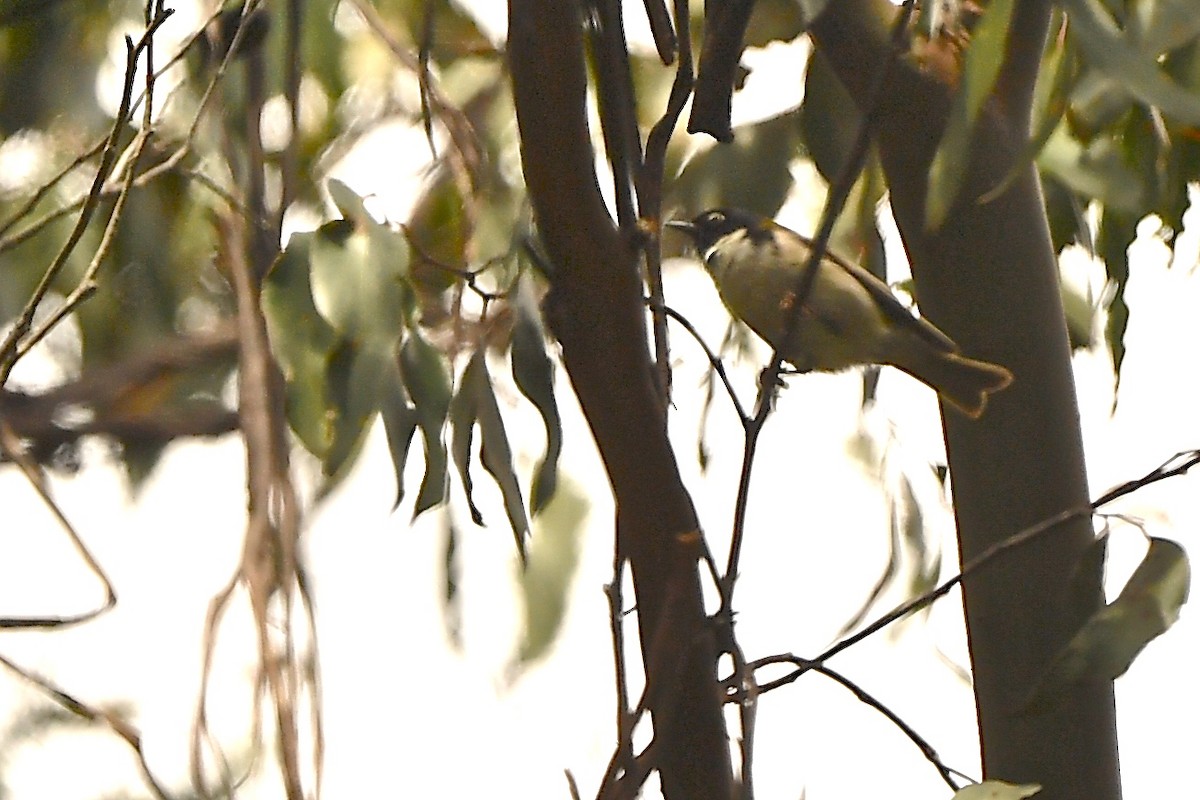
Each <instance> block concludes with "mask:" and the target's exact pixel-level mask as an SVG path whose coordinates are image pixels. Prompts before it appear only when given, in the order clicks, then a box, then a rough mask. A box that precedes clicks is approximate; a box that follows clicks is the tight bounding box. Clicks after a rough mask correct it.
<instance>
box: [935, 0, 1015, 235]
mask: <svg viewBox="0 0 1200 800" xmlns="http://www.w3.org/2000/svg"><path fill="white" fill-rule="evenodd" d="M1014 5H1015V0H993V1H992V2H991V3H988V5H987V10H986V11H984V13H983V16H982V17H981V18H980V20H979V22H978V23H977V24H976V26H975V31H974V33H973V34H972V36H971V45H970V47H968V48H967V52H966V57H965V59H964V62H963V70H962V80H961V83H960V85H959V87H958V92H957V93H956V94H955V96H954V103H953V105H952V106H951V108H950V116H949V119H948V120H947V121H946V129H945V130H944V131H943V133H942V140H941V143H940V144H939V145H938V149H937V152H936V153H935V154H934V156H933V163H932V164H930V166H929V188H928V192H927V195H926V198H925V228H926V229H927V230H937V229H938V228H940V227H941V226H942V223H943V222H945V220H946V216H947V215H948V214H949V213H950V209H951V208H952V207H953V206H954V203H955V201H956V200H957V199H958V195H959V192H960V190H961V188H962V182H963V177H964V176H965V174H966V168H967V164H968V163H969V162H970V157H971V152H970V151H971V134H972V132H973V131H974V130H975V123H976V121H977V120H978V119H979V114H980V112H981V111H982V110H983V107H984V104H985V103H986V102H987V100H988V98H989V97H991V94H992V88H993V87H994V86H995V84H996V78H997V77H998V76H999V74H1000V65H1001V64H1003V63H1004V52H1005V44H1006V42H1007V41H1008V27H1009V22H1010V21H1011V19H1012V10H1013V6H1014Z"/></svg>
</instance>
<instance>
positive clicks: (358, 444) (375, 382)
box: [321, 338, 392, 495]
mask: <svg viewBox="0 0 1200 800" xmlns="http://www.w3.org/2000/svg"><path fill="white" fill-rule="evenodd" d="M390 358H392V356H391V355H390V353H389V351H386V350H379V349H378V348H374V347H364V346H362V345H359V344H358V343H356V342H355V341H353V340H351V339H345V338H343V339H341V340H340V341H339V342H338V345H337V346H336V347H335V348H334V349H333V351H332V352H331V353H330V357H329V364H328V367H327V372H326V384H327V386H328V389H329V391H328V395H327V396H328V398H329V402H330V405H329V408H328V409H326V430H327V431H328V436H329V448H328V450H327V451H326V452H325V453H324V454H323V456H322V457H321V472H322V474H323V475H324V476H325V478H326V482H325V485H324V486H323V487H322V488H321V494H322V495H324V494H327V493H328V492H329V491H330V490H332V489H333V488H334V487H335V486H336V485H337V484H338V483H340V482H341V479H342V478H343V477H345V475H346V473H347V472H348V471H349V468H350V467H351V466H353V464H354V461H355V460H356V458H357V456H358V453H359V452H360V451H361V449H362V445H363V442H364V440H365V438H366V434H367V429H368V427H369V424H370V422H371V420H372V419H374V417H375V412H376V411H378V410H379V400H380V394H381V390H382V388H383V383H384V376H385V374H386V371H387V362H388V360H389V359H390Z"/></svg>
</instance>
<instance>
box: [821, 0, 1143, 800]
mask: <svg viewBox="0 0 1200 800" xmlns="http://www.w3.org/2000/svg"><path fill="white" fill-rule="evenodd" d="M894 13H895V11H894V9H893V8H892V7H891V6H890V4H888V3H886V2H885V0H843V2H838V3H831V4H829V6H828V10H827V11H826V13H825V14H824V15H823V16H822V17H821V18H820V19H819V20H818V21H817V23H816V25H815V26H814V38H815V39H816V41H817V44H818V46H819V47H820V48H821V49H822V51H823V53H824V54H825V55H826V56H827V57H828V58H829V60H830V61H831V63H832V64H833V65H834V68H835V70H836V71H837V73H838V75H839V77H840V78H841V79H842V81H843V83H844V84H845V85H846V86H847V87H848V88H849V90H850V92H851V94H852V95H854V96H855V97H857V98H863V97H864V96H865V94H866V90H867V86H868V85H869V83H870V81H871V79H872V75H873V71H874V70H875V69H876V68H877V65H878V64H880V63H881V61H882V59H883V58H884V54H885V53H886V52H887V48H888V41H887V35H888V32H887V27H888V24H887V23H888V19H889V18H890V17H891V15H893V14H894ZM1048 17H1049V4H1048V3H1046V2H1041V1H1040V0H1028V1H1027V2H1018V6H1017V10H1016V12H1015V15H1014V21H1013V26H1012V28H1011V30H1010V33H1009V48H1008V53H1007V58H1006V61H1005V64H1004V67H1003V68H1002V72H1001V77H1000V79H999V82H998V84H997V90H996V95H995V96H994V97H993V100H992V102H991V103H990V104H989V105H988V107H987V108H986V109H985V112H984V114H983V115H982V117H981V120H980V122H979V123H978V125H977V126H976V129H975V131H974V142H973V149H972V157H971V160H970V163H969V166H968V174H967V177H966V179H965V186H964V188H963V190H962V193H961V194H960V196H959V199H958V202H957V204H956V205H955V207H954V208H953V209H952V210H951V212H950V214H949V216H948V218H947V221H946V222H945V224H944V225H943V226H942V228H941V229H939V230H937V231H933V232H931V231H927V230H926V229H925V225H924V219H925V194H926V186H927V175H928V172H929V164H930V162H931V160H932V158H933V154H934V152H935V150H936V147H937V144H938V141H939V139H940V135H941V131H942V128H943V127H944V124H945V120H946V117H947V112H948V110H949V105H950V99H951V92H950V91H949V90H947V89H946V88H945V87H944V86H942V85H940V84H938V83H936V82H935V81H934V80H932V79H931V78H929V77H927V76H923V75H920V74H918V73H917V72H916V71H915V70H913V69H912V68H911V67H910V66H909V65H908V64H906V63H905V62H903V61H897V62H896V65H895V66H894V67H893V70H892V74H891V76H890V78H889V86H888V87H887V88H886V89H885V91H884V92H883V93H882V95H883V97H884V98H885V99H884V101H883V103H884V104H883V106H882V107H881V108H880V109H879V114H880V116H879V118H878V125H877V128H876V130H877V142H878V144H879V149H880V154H881V158H882V161H883V165H884V170H885V172H886V174H887V179H888V185H889V187H890V190H891V202H892V208H893V210H894V212H895V215H896V220H897V222H898V224H899V227H900V232H901V235H902V238H903V240H904V245H905V248H906V249H907V251H908V255H909V258H910V260H911V262H912V268H913V275H914V278H915V281H916V286H917V292H918V296H919V299H920V305H921V311H922V313H924V314H925V315H927V316H928V317H929V318H930V319H931V320H932V321H933V322H934V323H935V324H937V325H938V326H939V327H941V328H942V329H943V330H945V331H946V332H947V333H948V334H949V335H950V336H951V337H952V338H954V340H955V341H957V342H958V343H959V344H960V345H961V346H962V348H963V350H964V352H966V353H968V354H970V355H971V356H973V357H978V358H983V359H986V360H988V361H994V362H996V363H999V364H1003V365H1005V366H1006V367H1008V368H1009V369H1011V370H1012V372H1013V374H1014V375H1015V376H1016V380H1015V381H1014V384H1013V386H1012V387H1011V388H1009V389H1008V390H1006V391H1005V392H1003V393H1001V394H999V395H997V396H996V397H995V398H993V400H992V402H991V404H990V405H989V407H988V410H987V412H986V413H985V414H984V416H983V418H982V419H981V420H979V421H970V420H966V419H964V418H962V417H960V416H957V415H955V414H953V413H950V414H944V415H943V416H944V419H945V423H946V425H945V428H946V449H947V453H948V456H949V463H950V475H951V481H952V488H953V496H954V509H955V514H956V516H957V520H958V530H959V542H960V550H961V558H962V559H963V562H964V563H965V562H966V561H969V560H970V559H971V558H972V557H974V556H976V555H978V554H979V553H980V552H982V551H983V550H985V549H986V548H987V547H989V546H990V545H992V544H994V543H996V542H999V541H1002V540H1004V539H1006V538H1007V537H1009V536H1011V535H1012V534H1014V533H1016V532H1017V531H1019V530H1021V529H1022V528H1025V527H1026V526H1028V525H1030V524H1032V523H1035V522H1037V521H1039V520H1042V519H1044V518H1046V517H1048V516H1050V515H1053V514H1055V513H1058V512H1060V511H1063V510H1066V509H1071V508H1079V507H1081V506H1083V505H1085V504H1086V503H1087V501H1088V494H1087V481H1086V475H1085V471H1084V461H1083V447H1082V440H1081V435H1080V429H1079V414H1078V408H1077V404H1076V398H1075V387H1074V383H1073V379H1072V372H1071V363H1070V350H1069V346H1068V342H1067V332H1066V325H1065V322H1064V318H1063V312H1062V307H1061V301H1060V297H1059V289H1058V273H1057V264H1056V261H1055V256H1054V251H1053V248H1052V246H1051V243H1050V236H1049V231H1048V227H1047V224H1046V219H1045V212H1044V208H1043V204H1042V199H1041V189H1040V186H1039V183H1038V179H1037V175H1036V172H1035V170H1034V168H1033V167H1032V166H1029V167H1028V168H1027V169H1025V170H1024V171H1023V173H1022V174H1021V177H1020V179H1019V180H1017V181H1015V182H1013V183H1012V185H1011V186H1010V187H1009V188H1008V189H1007V191H1005V192H1004V193H1003V194H1002V195H1001V196H1000V197H998V198H996V199H994V200H993V201H991V202H988V203H978V202H976V198H978V197H980V196H981V195H983V194H985V193H986V192H987V191H989V190H990V189H992V188H994V187H995V186H997V185H998V184H999V183H1000V181H1001V180H1002V179H1003V177H1004V176H1005V175H1006V173H1007V172H1008V170H1009V168H1010V166H1011V164H1012V163H1013V160H1014V159H1015V158H1016V157H1018V154H1019V153H1020V151H1021V148H1022V146H1023V145H1024V142H1025V141H1026V139H1027V136H1028V127H1029V126H1028V123H1029V113H1030V111H1029V109H1030V97H1031V95H1032V88H1033V81H1034V79H1035V77H1036V74H1037V66H1038V59H1039V56H1040V54H1041V46H1042V43H1043V42H1044V40H1045V32H1046V25H1047V20H1048ZM1092 538H1093V536H1092V529H1091V524H1090V521H1089V520H1088V519H1087V518H1086V517H1084V518H1078V519H1076V520H1074V521H1072V522H1070V523H1067V524H1064V525H1061V526H1060V527H1059V528H1057V529H1056V530H1055V531H1054V532H1053V533H1051V534H1050V535H1049V536H1045V537H1042V538H1040V539H1038V540H1036V541H1034V542H1031V543H1030V544H1028V546H1025V547H1022V548H1020V549H1019V550H1017V551H1015V552H1012V553H1010V554H1007V555H1005V556H1002V557H1001V559H1000V560H999V561H997V562H994V563H993V564H992V565H991V566H989V567H986V568H985V569H984V570H982V571H981V572H979V573H977V574H975V575H974V576H971V577H968V578H967V580H966V581H965V584H964V603H965V607H966V616H967V629H968V636H969V642H970V648H971V663H972V668H973V673H974V680H975V697H976V705H977V709H978V714H979V725H980V734H981V746H982V754H983V763H984V772H985V775H986V776H988V777H991V778H997V779H1001V780H1008V781H1014V782H1034V783H1039V784H1041V785H1042V786H1043V787H1045V788H1044V791H1043V793H1042V794H1040V795H1039V797H1044V798H1046V800H1077V799H1078V798H1089V800H1094V799H1099V798H1117V797H1119V796H1120V779H1119V769H1118V761H1117V752H1116V726H1115V715H1114V705H1113V692H1112V684H1111V682H1097V683H1094V684H1091V685H1086V686H1083V687H1081V688H1079V689H1078V690H1076V691H1073V692H1071V693H1070V694H1069V695H1068V696H1065V697H1063V698H1062V703H1061V704H1060V705H1059V706H1058V707H1057V708H1056V709H1054V710H1052V711H1050V712H1048V713H1045V714H1042V715H1039V716H1031V715H1028V714H1025V713H1023V712H1022V706H1023V704H1024V701H1025V699H1026V697H1027V696H1028V694H1029V692H1030V690H1031V689H1032V688H1033V686H1034V685H1035V684H1036V683H1037V681H1038V679H1039V678H1040V676H1041V675H1042V673H1043V671H1044V670H1045V668H1046V666H1047V664H1048V662H1049V661H1050V659H1051V658H1052V657H1053V655H1054V654H1055V653H1056V652H1057V651H1058V650H1059V649H1060V648H1061V647H1062V646H1063V645H1064V644H1065V643H1066V642H1067V641H1068V639H1069V638H1070V636H1071V635H1072V634H1073V633H1074V632H1075V631H1076V630H1077V629H1078V627H1079V625H1080V624H1081V623H1082V621H1083V620H1084V619H1085V618H1086V616H1087V615H1088V614H1089V613H1091V612H1092V611H1094V610H1095V609H1096V608H1098V607H1099V605H1100V604H1101V603H1102V601H1103V595H1102V591H1101V587H1100V584H1099V581H1098V579H1091V581H1090V584H1089V585H1087V588H1086V590H1085V591H1084V592H1083V594H1085V595H1086V597H1084V598H1083V600H1082V602H1081V600H1080V598H1079V597H1078V595H1079V594H1080V591H1079V589H1078V588H1075V589H1069V588H1068V587H1069V586H1071V582H1072V580H1073V578H1074V573H1075V570H1076V567H1077V565H1078V564H1079V561H1080V556H1081V555H1082V553H1083V552H1084V550H1085V549H1086V548H1087V547H1088V546H1089V545H1090V544H1091V542H1092ZM1086 583H1087V581H1085V584H1086Z"/></svg>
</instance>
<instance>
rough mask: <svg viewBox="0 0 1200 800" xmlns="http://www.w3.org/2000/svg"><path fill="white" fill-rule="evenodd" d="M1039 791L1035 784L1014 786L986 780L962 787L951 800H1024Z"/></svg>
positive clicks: (1039, 787)
mask: <svg viewBox="0 0 1200 800" xmlns="http://www.w3.org/2000/svg"><path fill="white" fill-rule="evenodd" d="M1041 790H1042V787H1041V786H1039V785H1038V784H1036V783H1022V784H1016V783H1007V782H1005V781H995V780H988V781H984V782H983V783H973V784H971V785H970V786H964V787H963V788H961V789H959V790H958V791H957V792H955V793H954V797H953V798H952V800H1025V798H1026V797H1033V796H1034V795H1035V794H1037V793H1038V792H1040V791H1041Z"/></svg>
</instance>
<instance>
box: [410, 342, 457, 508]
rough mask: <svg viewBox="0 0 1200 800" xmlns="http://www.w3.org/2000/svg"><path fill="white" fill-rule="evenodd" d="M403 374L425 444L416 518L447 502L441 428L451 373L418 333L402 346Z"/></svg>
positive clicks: (445, 465)
mask: <svg viewBox="0 0 1200 800" xmlns="http://www.w3.org/2000/svg"><path fill="white" fill-rule="evenodd" d="M400 374H401V375H402V376H403V378H404V386H405V388H406V389H407V390H408V396H409V397H410V398H411V399H412V402H413V405H414V406H416V410H417V424H418V425H419V426H420V427H421V436H422V438H423V439H424V442H425V477H424V478H423V479H422V480H421V488H420V490H419V491H418V492H417V503H416V507H415V508H414V509H413V516H414V517H416V516H417V515H419V514H421V513H422V512H423V511H427V510H429V509H431V508H433V507H434V506H436V505H438V504H440V503H442V502H444V501H445V499H446V490H447V473H446V469H447V466H448V464H447V457H446V444H445V442H444V441H443V440H442V426H443V425H444V424H445V422H446V415H447V413H448V412H449V408H450V397H451V384H450V370H449V367H448V365H447V364H446V362H445V359H443V358H442V355H441V353H439V352H438V351H437V349H436V348H434V346H433V345H431V344H430V343H429V342H427V341H425V339H424V338H423V337H422V336H421V335H420V334H419V333H418V332H417V331H415V330H412V331H410V332H409V334H408V336H407V337H406V338H405V340H404V344H403V345H402V346H401V347H400Z"/></svg>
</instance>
